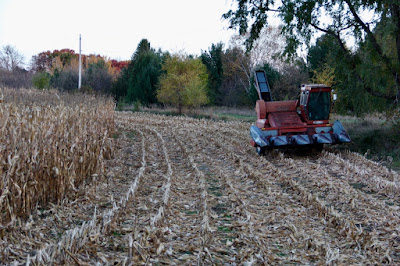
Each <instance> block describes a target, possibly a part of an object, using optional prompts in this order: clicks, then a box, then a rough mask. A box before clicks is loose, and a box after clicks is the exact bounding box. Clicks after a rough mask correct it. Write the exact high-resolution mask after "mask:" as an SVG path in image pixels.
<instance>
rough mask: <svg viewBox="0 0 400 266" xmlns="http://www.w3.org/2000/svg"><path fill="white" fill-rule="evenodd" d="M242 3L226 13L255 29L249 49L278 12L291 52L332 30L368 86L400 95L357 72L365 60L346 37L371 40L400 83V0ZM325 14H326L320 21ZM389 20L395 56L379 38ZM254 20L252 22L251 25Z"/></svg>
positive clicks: (375, 92)
mask: <svg viewBox="0 0 400 266" xmlns="http://www.w3.org/2000/svg"><path fill="white" fill-rule="evenodd" d="M234 1H235V2H237V4H238V6H237V9H235V10H230V11H229V12H227V13H226V14H224V15H223V17H224V18H225V19H228V20H229V21H230V26H231V27H232V28H238V29H239V32H240V33H241V34H245V33H246V32H247V31H248V29H249V28H250V35H249V37H248V38H247V40H246V44H247V48H248V49H249V50H250V49H251V47H252V46H253V43H254V40H256V39H257V38H258V37H259V34H260V31H261V30H262V29H263V27H265V26H266V25H267V24H268V20H267V19H268V16H269V15H270V14H271V13H278V14H279V16H280V17H281V18H282V20H283V23H284V26H283V29H282V31H283V33H284V34H285V35H286V36H287V38H286V40H287V42H286V49H285V52H286V54H289V55H290V54H294V53H295V52H296V49H297V48H298V47H299V45H301V44H308V43H309V42H310V39H311V37H312V36H314V34H315V33H316V32H322V33H326V34H329V35H331V36H332V37H333V38H334V39H335V40H336V41H337V43H338V44H339V46H340V47H341V49H342V51H343V52H344V53H345V54H346V57H345V58H344V60H346V63H347V65H348V67H349V71H353V75H354V76H356V77H357V79H359V81H360V83H361V84H362V85H363V88H364V90H365V91H367V92H368V93H370V94H371V95H374V96H377V97H381V98H385V99H389V100H397V99H398V95H395V94H390V93H389V94H388V93H386V92H382V91H379V90H377V89H376V88H373V87H372V86H370V84H368V82H365V80H364V79H363V77H362V75H360V73H359V72H358V71H357V66H358V64H359V63H360V62H361V60H360V58H359V57H358V55H357V54H353V53H352V52H351V50H350V49H349V48H348V46H347V45H346V41H345V40H346V38H347V37H348V36H349V35H351V36H352V37H354V39H355V40H356V41H357V42H358V43H360V42H363V41H368V42H369V43H370V44H371V46H370V48H371V51H370V53H372V54H374V55H375V57H376V60H377V61H379V62H380V64H382V65H383V66H384V67H385V68H386V69H387V71H388V72H389V73H390V75H391V78H392V79H393V81H394V82H395V83H396V84H397V86H398V87H400V67H399V66H400V2H399V1H398V0H379V1H378V0H377V1H371V0H321V1H315V0H287V1H282V2H281V3H280V4H276V5H275V1H273V0H272V1H271V0H234ZM366 11H370V12H372V13H373V16H372V19H371V20H369V21H367V20H366V19H364V18H363V16H362V14H363V13H365V12H366ZM321 17H325V18H327V19H325V20H321ZM380 21H385V22H386V23H387V24H388V25H390V27H387V31H388V33H389V34H390V35H392V36H393V38H394V40H395V43H396V46H395V47H396V50H395V52H396V56H395V57H394V58H391V57H390V56H388V55H387V54H386V53H385V49H384V48H383V46H382V43H380V42H379V41H378V39H377V36H376V32H374V27H375V26H376V23H377V22H380ZM249 24H251V25H250V27H249Z"/></svg>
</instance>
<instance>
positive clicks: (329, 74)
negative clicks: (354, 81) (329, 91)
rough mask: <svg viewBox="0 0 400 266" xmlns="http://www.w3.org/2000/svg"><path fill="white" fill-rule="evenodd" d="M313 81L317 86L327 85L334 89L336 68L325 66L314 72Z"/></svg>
mask: <svg viewBox="0 0 400 266" xmlns="http://www.w3.org/2000/svg"><path fill="white" fill-rule="evenodd" d="M313 74H314V75H313V77H312V78H311V81H312V82H313V83H317V84H325V85H327V86H329V87H332V86H333V85H334V84H335V83H336V82H335V68H332V67H330V66H329V65H328V64H325V65H324V66H323V67H321V68H318V69H316V70H313Z"/></svg>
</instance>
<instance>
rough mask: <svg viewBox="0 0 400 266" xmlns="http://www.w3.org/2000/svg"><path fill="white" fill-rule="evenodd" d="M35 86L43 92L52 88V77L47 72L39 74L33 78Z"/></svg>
mask: <svg viewBox="0 0 400 266" xmlns="http://www.w3.org/2000/svg"><path fill="white" fill-rule="evenodd" d="M32 83H33V86H34V87H35V88H37V89H40V90H43V89H48V88H49V87H50V75H49V74H48V73H46V72H37V73H36V74H35V75H34V76H33V78H32Z"/></svg>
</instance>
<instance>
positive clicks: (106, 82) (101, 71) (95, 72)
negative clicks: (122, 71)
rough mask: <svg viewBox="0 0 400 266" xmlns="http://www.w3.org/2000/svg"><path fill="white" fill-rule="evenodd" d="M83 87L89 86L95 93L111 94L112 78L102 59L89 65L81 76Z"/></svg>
mask: <svg viewBox="0 0 400 266" xmlns="http://www.w3.org/2000/svg"><path fill="white" fill-rule="evenodd" d="M82 83H83V85H84V86H85V85H86V86H89V87H90V88H92V89H93V90H94V91H95V92H102V93H109V92H111V85H112V76H111V74H110V73H109V72H108V66H107V64H106V62H105V61H104V59H100V60H97V62H95V63H91V64H89V66H88V68H87V69H86V71H85V72H84V75H83V82H82Z"/></svg>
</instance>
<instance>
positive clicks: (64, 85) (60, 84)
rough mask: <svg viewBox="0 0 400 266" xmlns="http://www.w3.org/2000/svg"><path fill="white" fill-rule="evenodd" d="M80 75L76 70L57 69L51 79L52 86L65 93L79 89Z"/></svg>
mask: <svg viewBox="0 0 400 266" xmlns="http://www.w3.org/2000/svg"><path fill="white" fill-rule="evenodd" d="M78 80H79V73H78V71H76V70H74V69H67V70H63V71H59V70H58V69H55V71H54V73H53V75H52V76H51V79H50V85H51V86H52V87H54V88H58V89H60V90H63V91H73V90H76V89H78Z"/></svg>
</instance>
